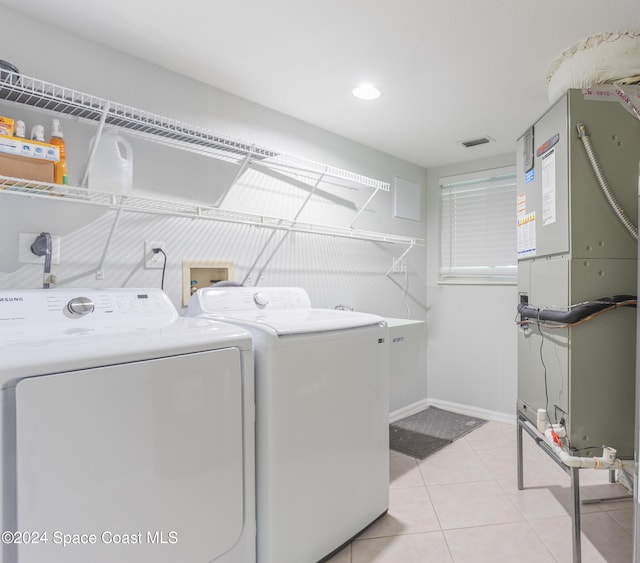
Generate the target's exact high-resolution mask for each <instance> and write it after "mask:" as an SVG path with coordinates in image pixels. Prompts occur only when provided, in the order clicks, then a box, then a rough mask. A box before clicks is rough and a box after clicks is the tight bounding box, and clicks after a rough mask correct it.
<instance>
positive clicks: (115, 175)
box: [87, 129, 133, 194]
mask: <svg viewBox="0 0 640 563" xmlns="http://www.w3.org/2000/svg"><path fill="white" fill-rule="evenodd" d="M94 143H95V137H94V138H93V139H91V147H93V144H94ZM91 147H90V150H91ZM87 187H88V188H89V189H91V190H97V191H100V192H114V193H123V194H126V193H130V192H131V190H132V189H133V150H132V148H131V145H130V144H129V142H128V141H127V140H126V139H125V138H124V137H122V136H121V135H119V134H118V133H117V131H114V130H111V129H105V130H104V131H103V132H102V135H101V136H100V139H99V141H98V146H97V147H96V151H95V154H94V155H93V159H92V161H91V165H90V167H89V176H88V184H87Z"/></svg>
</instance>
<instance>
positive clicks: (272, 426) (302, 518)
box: [187, 287, 389, 563]
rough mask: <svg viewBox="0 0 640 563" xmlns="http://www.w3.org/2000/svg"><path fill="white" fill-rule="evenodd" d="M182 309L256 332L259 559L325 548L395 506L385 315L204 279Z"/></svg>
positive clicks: (292, 559) (303, 558)
mask: <svg viewBox="0 0 640 563" xmlns="http://www.w3.org/2000/svg"><path fill="white" fill-rule="evenodd" d="M187 314H188V315H191V316H197V317H201V318H202V317H205V318H212V319H218V320H224V321H225V322H233V323H237V324H238V325H239V326H241V327H243V328H246V329H248V330H249V331H250V332H251V334H252V337H253V342H254V351H255V367H256V451H257V457H256V472H257V523H258V562H259V563H315V562H316V561H319V560H322V559H324V558H326V557H327V556H328V555H330V554H331V553H332V552H334V551H335V550H337V549H338V548H339V547H341V546H342V545H343V544H344V543H345V542H348V541H349V540H350V539H351V538H352V537H354V536H355V535H357V534H358V533H359V532H360V531H361V530H362V529H364V528H365V527H366V526H367V525H368V524H370V523H371V522H372V521H374V520H375V519H377V518H378V517H379V516H381V515H382V514H384V513H385V512H386V511H387V508H388V495H389V426H388V424H389V414H388V405H389V391H388V353H389V352H388V338H387V334H388V332H387V328H386V325H385V323H384V320H383V319H382V318H381V317H378V316H375V315H370V314H366V313H355V312H350V311H336V310H333V309H317V308H312V307H311V303H310V300H309V296H308V295H307V293H306V292H305V291H304V290H303V289H301V288H249V287H211V288H206V289H200V290H199V291H197V292H196V294H194V295H193V296H192V298H191V301H190V303H189V309H188V313H187Z"/></svg>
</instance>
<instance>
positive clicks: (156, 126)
mask: <svg viewBox="0 0 640 563" xmlns="http://www.w3.org/2000/svg"><path fill="white" fill-rule="evenodd" d="M3 78H4V80H3V81H2V82H0V99H4V100H7V101H10V102H15V103H18V104H24V105H27V106H31V107H35V108H39V109H43V110H47V111H52V112H55V113H58V114H62V115H67V116H70V117H76V118H79V119H82V120H87V121H91V122H96V123H97V122H99V121H100V120H101V118H102V116H103V114H104V113H105V112H106V117H105V124H107V125H112V126H115V127H120V128H122V129H125V130H127V132H128V133H130V134H132V135H134V136H138V137H142V138H145V139H147V140H150V141H155V142H159V143H163V144H169V145H171V146H175V147H178V148H182V149H185V150H189V151H191V152H197V153H199V154H203V155H206V156H210V157H214V158H220V159H222V160H226V161H232V162H240V161H242V160H243V159H245V158H247V157H249V158H250V159H251V160H253V161H258V162H260V163H261V164H262V165H265V166H270V165H272V166H274V168H277V169H278V170H279V171H281V172H284V173H292V174H298V173H299V171H304V172H306V173H313V174H315V175H323V178H326V179H327V180H331V181H332V182H333V183H337V184H339V185H345V186H347V187H350V186H366V187H369V188H373V189H375V190H383V191H389V188H390V186H389V183H388V182H382V181H380V180H375V179H373V178H368V177H366V176H362V175H359V174H355V173H353V172H349V171H347V170H342V169H340V168H335V167H332V166H326V165H324V164H320V163H317V162H314V161H311V160H307V159H303V158H300V157H296V156H293V155H288V154H285V153H282V152H280V151H275V150H272V149H269V148H267V147H263V146H260V145H256V144H253V143H248V142H245V141H241V140H237V139H232V138H229V137H223V136H220V135H217V134H215V133H214V132H212V131H210V130H207V129H204V128H202V127H198V126H195V125H191V124H188V123H183V122H181V121H178V120H175V119H171V118H168V117H163V116H161V115H157V114H154V113H150V112H147V111H144V110H141V109H138V108H134V107H130V106H126V105H124V104H120V103H118V102H113V101H110V100H106V99H104V98H99V97H97V96H93V95H91V94H86V93H84V92H79V91H77V90H73V89H71V88H66V87H64V86H59V85H57V84H53V83H50V82H46V81H44V80H40V79H37V78H32V77H29V76H26V75H24V74H16V73H13V72H8V71H3Z"/></svg>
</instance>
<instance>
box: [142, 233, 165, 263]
mask: <svg viewBox="0 0 640 563" xmlns="http://www.w3.org/2000/svg"><path fill="white" fill-rule="evenodd" d="M154 248H161V249H162V250H164V242H162V241H159V240H145V241H144V267H145V268H146V269H147V270H161V269H162V268H163V267H164V261H165V257H164V254H162V252H157V253H156V252H154V251H153V249H154Z"/></svg>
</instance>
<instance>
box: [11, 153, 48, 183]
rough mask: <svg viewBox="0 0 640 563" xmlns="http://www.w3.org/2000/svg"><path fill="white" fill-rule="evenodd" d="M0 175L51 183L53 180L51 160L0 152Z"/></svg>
mask: <svg viewBox="0 0 640 563" xmlns="http://www.w3.org/2000/svg"><path fill="white" fill-rule="evenodd" d="M0 176H10V177H11V178H24V179H25V180H35V181H37V182H48V183H51V182H53V161H51V160H44V159H42V158H32V157H28V156H18V155H13V154H5V153H1V152H0ZM0 189H2V186H0Z"/></svg>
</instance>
